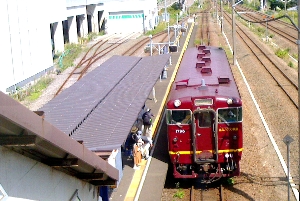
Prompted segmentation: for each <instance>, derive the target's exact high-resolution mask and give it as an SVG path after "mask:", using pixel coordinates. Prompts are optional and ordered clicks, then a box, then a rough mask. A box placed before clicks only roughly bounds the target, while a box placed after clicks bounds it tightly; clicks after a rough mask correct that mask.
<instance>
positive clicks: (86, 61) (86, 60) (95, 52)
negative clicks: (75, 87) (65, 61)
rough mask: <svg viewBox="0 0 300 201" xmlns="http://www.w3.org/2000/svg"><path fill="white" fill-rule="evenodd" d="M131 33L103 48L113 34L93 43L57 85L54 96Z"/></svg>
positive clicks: (124, 40)
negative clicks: (64, 78)
mask: <svg viewBox="0 0 300 201" xmlns="http://www.w3.org/2000/svg"><path fill="white" fill-rule="evenodd" d="M132 35H133V34H129V35H127V36H125V37H123V38H120V39H118V40H116V41H115V43H113V44H110V45H108V46H107V47H104V48H103V49H100V48H101V47H102V46H104V45H105V44H107V42H108V40H109V39H111V37H113V36H111V37H108V38H106V39H104V40H100V41H99V42H97V43H95V44H94V45H93V46H92V47H91V48H89V50H88V51H87V52H86V53H85V55H84V56H83V57H82V59H81V60H80V61H79V63H78V64H77V65H76V67H75V68H74V69H73V70H72V72H71V73H70V74H69V76H68V77H67V79H66V80H65V81H64V82H63V84H62V85H61V86H60V87H59V89H58V90H57V92H56V93H55V96H57V95H58V94H59V93H60V92H61V91H63V90H64V89H65V88H67V87H69V86H70V85H72V84H74V83H75V82H76V81H78V80H80V79H81V78H82V77H83V75H84V74H85V73H86V72H87V71H88V69H89V68H90V67H91V65H92V64H94V63H95V62H97V61H98V60H99V59H100V58H102V57H104V56H105V55H106V54H108V53H109V52H111V51H113V50H114V49H116V48H117V47H119V46H120V45H121V44H123V43H124V42H126V41H127V40H128V39H129V38H130V37H131V36H132Z"/></svg>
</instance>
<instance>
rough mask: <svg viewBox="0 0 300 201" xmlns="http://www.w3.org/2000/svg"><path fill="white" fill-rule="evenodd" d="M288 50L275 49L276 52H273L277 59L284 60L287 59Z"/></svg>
mask: <svg viewBox="0 0 300 201" xmlns="http://www.w3.org/2000/svg"><path fill="white" fill-rule="evenodd" d="M289 51H290V50H289V49H284V50H283V49H280V48H279V49H277V50H276V52H275V54H276V55H277V56H278V57H279V58H281V59H284V58H287V57H288V55H289Z"/></svg>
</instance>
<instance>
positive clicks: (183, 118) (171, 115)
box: [166, 110, 191, 124]
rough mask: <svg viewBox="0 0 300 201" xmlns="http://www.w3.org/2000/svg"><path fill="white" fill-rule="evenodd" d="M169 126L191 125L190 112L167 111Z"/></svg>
mask: <svg viewBox="0 0 300 201" xmlns="http://www.w3.org/2000/svg"><path fill="white" fill-rule="evenodd" d="M166 118H167V124H191V111H190V110H167V114H166Z"/></svg>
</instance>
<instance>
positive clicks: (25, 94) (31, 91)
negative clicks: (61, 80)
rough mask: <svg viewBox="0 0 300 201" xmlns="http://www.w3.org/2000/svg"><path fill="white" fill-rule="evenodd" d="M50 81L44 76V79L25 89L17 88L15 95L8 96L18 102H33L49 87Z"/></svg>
mask: <svg viewBox="0 0 300 201" xmlns="http://www.w3.org/2000/svg"><path fill="white" fill-rule="evenodd" d="M52 80H53V79H52V78H51V77H50V76H48V75H46V76H45V77H42V78H40V79H39V80H38V81H37V82H36V83H35V84H33V85H31V86H29V87H27V88H24V89H22V88H18V89H17V91H16V93H14V94H10V96H11V97H12V98H14V99H15V100H18V101H24V100H27V101H34V100H36V99H38V98H39V97H40V95H41V94H42V92H43V90H45V89H46V88H47V86H49V84H50V83H51V82H52Z"/></svg>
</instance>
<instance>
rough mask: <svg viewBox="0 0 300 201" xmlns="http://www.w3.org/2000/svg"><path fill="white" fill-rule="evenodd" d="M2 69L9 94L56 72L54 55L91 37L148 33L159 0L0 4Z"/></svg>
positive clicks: (1, 81) (0, 77)
mask: <svg viewBox="0 0 300 201" xmlns="http://www.w3.org/2000/svg"><path fill="white" fill-rule="evenodd" d="M0 16H1V18H0V23H1V25H2V32H1V33H2V48H1V58H2V65H3V66H2V68H1V74H0V91H2V92H4V93H7V92H12V91H15V90H16V89H18V88H21V87H23V86H25V85H26V84H28V83H30V82H31V81H35V80H37V79H38V78H39V77H41V76H42V75H44V74H45V73H46V72H48V71H51V70H53V68H54V64H53V53H58V52H63V51H64V44H65V43H75V44H76V43H78V41H79V38H80V37H86V36H87V34H88V33H90V32H95V33H98V32H100V31H104V32H105V33H108V34H112V33H130V32H140V33H143V32H145V31H147V30H151V29H153V28H154V27H155V26H156V25H157V23H158V10H157V1H156V0H127V1H126V0H123V1H110V0H103V1H100V0H63V1H62V0H46V1H43V3H42V4H41V1H38V0H5V1H1V2H0Z"/></svg>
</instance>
